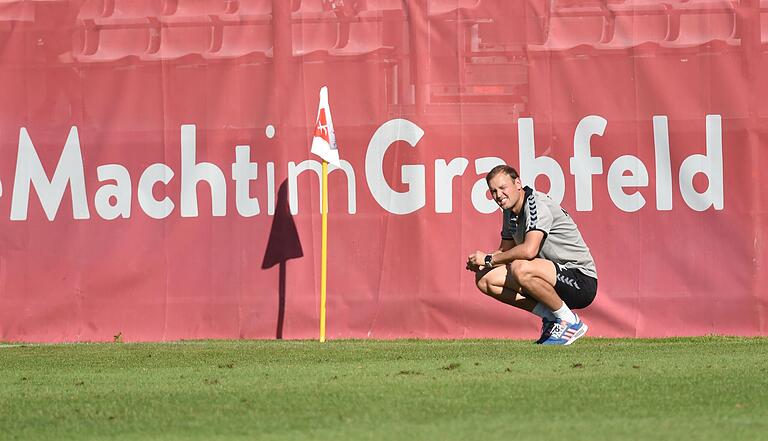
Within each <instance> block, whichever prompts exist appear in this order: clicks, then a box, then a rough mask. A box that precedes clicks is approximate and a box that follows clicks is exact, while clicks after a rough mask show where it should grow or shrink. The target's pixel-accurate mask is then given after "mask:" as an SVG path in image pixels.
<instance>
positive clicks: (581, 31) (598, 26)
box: [529, 15, 606, 51]
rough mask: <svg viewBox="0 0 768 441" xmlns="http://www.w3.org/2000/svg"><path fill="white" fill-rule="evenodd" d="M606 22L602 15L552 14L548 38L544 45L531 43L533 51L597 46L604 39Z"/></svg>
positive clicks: (530, 47)
mask: <svg viewBox="0 0 768 441" xmlns="http://www.w3.org/2000/svg"><path fill="white" fill-rule="evenodd" d="M605 27H606V22H605V17H603V16H601V15H585V16H552V17H550V19H549V26H548V29H547V39H546V41H545V42H544V44H542V45H530V46H529V49H530V50H532V51H563V50H568V49H572V48H575V47H578V46H583V45H586V46H590V47H596V46H598V45H600V43H602V42H603V41H604V40H603V39H604V36H605V35H606V32H605Z"/></svg>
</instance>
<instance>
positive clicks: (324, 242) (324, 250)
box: [320, 160, 328, 343]
mask: <svg viewBox="0 0 768 441" xmlns="http://www.w3.org/2000/svg"><path fill="white" fill-rule="evenodd" d="M322 207H323V208H322V211H321V213H322V225H323V226H322V234H321V239H320V241H321V245H320V250H321V251H320V343H323V342H325V298H326V282H327V274H328V162H327V161H325V160H323V200H322Z"/></svg>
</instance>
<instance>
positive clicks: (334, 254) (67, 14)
mask: <svg viewBox="0 0 768 441" xmlns="http://www.w3.org/2000/svg"><path fill="white" fill-rule="evenodd" d="M760 3H762V2H758V1H756V0H752V1H722V0H671V1H666V2H663V3H662V2H659V3H658V4H656V3H653V2H647V1H636V0H623V1H622V0H610V1H590V0H561V1H554V2H552V1H545V0H527V1H521V2H509V1H502V0H412V1H400V0H358V1H354V0H345V1H341V0H336V1H331V0H292V1H287V0H285V1H283V0H275V1H269V0H209V1H194V0H141V1H139V0H70V1H65V0H59V1H53V0H25V1H21V0H18V1H14V0H10V1H9V0H3V1H0V223H1V224H2V225H0V340H7V341H11V340H12V341H46V342H57V341H78V340H111V339H112V338H113V336H115V335H120V336H121V338H122V339H123V340H128V341H137V340H175V339H201V338H316V337H317V336H318V317H319V267H320V181H319V173H320V162H318V161H319V158H317V157H315V156H314V155H311V154H310V153H309V148H310V145H311V141H312V134H313V130H314V123H315V118H316V116H317V107H318V92H319V90H320V88H321V87H322V86H327V87H328V91H329V104H330V107H331V108H332V112H333V120H334V121H333V123H334V127H335V131H336V141H337V144H338V151H339V156H340V158H341V167H338V168H337V167H331V172H330V175H329V186H330V202H329V207H330V208H329V210H330V214H329V226H328V230H329V261H328V263H329V272H328V337H329V338H361V337H372V338H400V337H429V338H465V337H504V338H531V337H534V336H536V335H537V331H538V326H539V322H538V321H537V320H536V318H535V317H533V316H531V315H530V314H527V313H524V312H521V311H518V310H513V309H511V308H509V307H508V306H506V305H503V304H501V303H498V302H496V301H494V300H493V299H491V298H489V297H486V296H484V295H483V294H481V293H480V292H479V291H478V290H477V288H476V287H475V286H474V277H473V274H472V273H470V272H467V271H466V270H465V269H464V264H465V261H466V257H467V256H468V255H469V254H470V253H472V252H474V251H475V250H481V251H491V250H493V249H495V248H496V247H497V246H498V244H499V240H500V236H499V231H500V229H501V213H500V212H499V211H498V208H497V207H496V205H495V203H494V202H493V201H492V200H490V197H489V195H488V193H487V191H486V190H487V188H486V186H485V180H484V176H485V173H486V172H487V171H488V170H490V169H491V168H492V167H493V166H495V165H497V164H499V163H509V164H511V165H513V166H515V167H517V168H518V169H519V170H520V172H521V177H522V180H523V182H524V183H525V184H528V185H532V186H535V187H536V188H537V189H539V190H542V191H547V192H549V194H550V195H551V196H552V197H553V198H554V199H555V200H557V201H561V204H562V206H563V207H564V208H565V209H566V210H568V211H569V212H570V213H571V214H572V216H573V217H574V219H575V221H576V222H577V224H578V225H579V228H580V230H581V232H582V234H583V236H584V238H585V240H586V242H587V244H588V245H589V247H590V249H591V252H592V255H593V256H594V258H595V261H596V264H597V269H598V273H599V288H598V295H597V298H596V300H595V302H594V303H593V304H592V305H591V306H590V307H589V308H587V309H585V310H583V312H581V313H580V314H581V315H582V317H584V318H585V320H586V321H587V322H588V323H589V325H590V335H591V336H610V337H661V336H677V335H703V334H710V333H712V334H736V335H768V294H766V291H765V290H764V289H763V287H764V286H766V284H767V282H768V277H767V275H766V274H767V272H766V257H767V256H766V253H765V251H764V245H763V241H762V238H763V236H764V235H765V231H766V224H767V217H766V212H765V207H766V198H768V196H767V195H766V193H765V192H763V191H762V189H761V188H762V185H761V184H760V182H761V180H760V179H761V178H760V175H761V174H760V170H762V169H764V168H766V167H768V155H766V153H765V148H764V146H765V142H766V139H768V133H767V132H766V129H765V126H766V125H765V123H766V120H767V119H768V104H766V103H768V86H766V84H768V83H766V82H765V81H764V80H763V78H764V77H763V75H765V74H766V73H768V65H766V62H767V61H768V55H767V54H768V32H766V30H765V26H762V25H763V24H764V22H765V20H768V4H760Z"/></svg>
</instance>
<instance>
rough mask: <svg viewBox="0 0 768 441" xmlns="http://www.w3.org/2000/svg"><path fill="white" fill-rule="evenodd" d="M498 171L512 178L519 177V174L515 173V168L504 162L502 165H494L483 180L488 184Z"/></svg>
mask: <svg viewBox="0 0 768 441" xmlns="http://www.w3.org/2000/svg"><path fill="white" fill-rule="evenodd" d="M499 173H504V174H505V175H507V176H509V177H510V178H512V180H515V179H517V178H519V177H520V175H519V174H517V170H515V169H514V168H512V167H510V166H508V165H506V164H504V165H497V166H496V167H494V168H492V169H491V171H489V172H488V174H487V175H486V176H485V182H486V183H487V184H490V183H491V179H493V177H494V176H496V175H498V174H499Z"/></svg>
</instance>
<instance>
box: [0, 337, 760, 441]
mask: <svg viewBox="0 0 768 441" xmlns="http://www.w3.org/2000/svg"><path fill="white" fill-rule="evenodd" d="M766 378H768V339H765V338H727V337H705V338H686V339H668V340H607V339H589V338H585V339H582V340H580V341H579V342H578V343H577V344H575V345H574V346H571V347H541V346H537V345H533V344H532V343H531V342H528V341H501V340H468V341H434V340H422V341H413V340H407V341H403V340H401V341H367V340H362V341H331V342H327V343H325V344H320V343H317V342H308V341H210V342H209V341H206V342H181V343H164V344H122V343H113V344H72V345H40V346H38V345H27V346H15V345H2V347H0V439H2V440H13V439H19V440H35V439H41V440H43V439H44V440H54V439H55V440H65V439H78V440H84V439H115V440H241V439H242V440H245V439H248V440H251V439H260V440H289V439H309V440H339V439H349V440H359V439H394V440H414V439H421V440H442V439H448V440H483V441H485V440H505V441H512V440H524V439H531V440H540V439H555V438H558V439H573V440H612V441H615V440H649V439H668V440H681V439H682V440H689V439H695V440H766V439H768V380H766Z"/></svg>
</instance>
